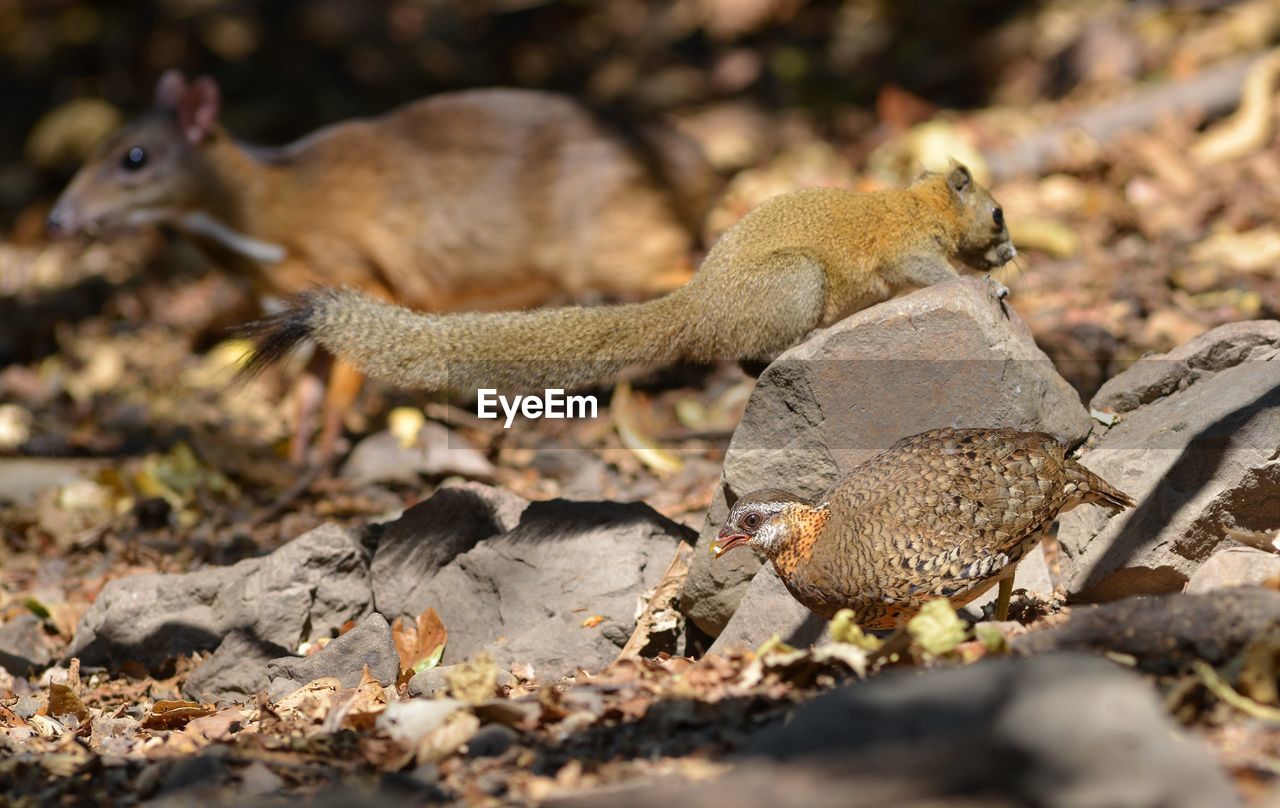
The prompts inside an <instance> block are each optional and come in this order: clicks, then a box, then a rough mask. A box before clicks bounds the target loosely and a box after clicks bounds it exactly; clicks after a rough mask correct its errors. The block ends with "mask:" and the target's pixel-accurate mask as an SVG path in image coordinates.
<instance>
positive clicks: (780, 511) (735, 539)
mask: <svg viewBox="0 0 1280 808" xmlns="http://www.w3.org/2000/svg"><path fill="white" fill-rule="evenodd" d="M825 513H826V511H825V509H820V508H816V507H814V506H813V505H811V504H810V503H809V502H807V501H805V500H804V499H802V498H801V497H798V496H796V495H795V494H792V493H789V492H787V491H781V490H779V489H776V488H764V489H761V490H759V491H752V492H751V493H749V494H746V495H744V496H743V497H742V498H741V499H739V500H738V501H737V502H736V503H734V506H733V508H732V509H731V510H730V511H729V516H728V518H726V519H725V522H724V526H723V527H722V528H720V535H719V536H718V537H717V538H716V540H715V541H713V542H711V554H712V555H713V556H714V557H716V558H719V557H720V556H722V555H724V554H725V553H727V552H728V551H730V550H732V549H733V548H735V547H744V546H749V547H755V548H757V549H758V550H760V551H761V552H763V553H764V554H765V555H766V556H769V557H770V558H774V557H775V556H777V555H778V554H779V553H781V552H782V551H783V550H784V549H786V548H787V546H788V545H789V544H790V543H791V542H792V541H793V540H794V539H795V538H796V537H797V536H800V535H802V534H804V533H806V532H807V531H808V530H809V529H811V528H814V527H817V528H821V522H825ZM819 520H821V521H819Z"/></svg>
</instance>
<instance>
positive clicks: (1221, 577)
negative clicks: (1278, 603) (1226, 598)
mask: <svg viewBox="0 0 1280 808" xmlns="http://www.w3.org/2000/svg"><path fill="white" fill-rule="evenodd" d="M1277 577H1280V554H1277V553H1268V552H1267V551H1265V550H1256V549H1254V548H1252V547H1223V548H1222V549H1221V550H1219V551H1217V552H1216V553H1214V554H1213V555H1212V556H1210V557H1209V560H1208V561H1206V562H1204V564H1203V565H1202V566H1201V567H1200V569H1198V570H1196V571H1195V572H1194V573H1192V575H1191V580H1190V581H1188V582H1187V592H1191V593H1201V592H1212V591H1213V590H1215V589H1228V588H1230V587H1235V586H1257V585H1258V584H1261V583H1265V582H1266V581H1268V580H1270V579H1272V578H1277Z"/></svg>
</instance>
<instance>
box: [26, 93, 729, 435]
mask: <svg viewBox="0 0 1280 808" xmlns="http://www.w3.org/2000/svg"><path fill="white" fill-rule="evenodd" d="M220 98H221V92H220V90H219V88H218V85H217V84H216V83H215V82H214V81H213V80H212V79H210V78H207V77H202V78H199V79H197V80H195V81H193V82H188V81H187V80H186V79H185V78H184V77H183V75H182V74H181V73H179V72H177V71H169V72H166V73H165V74H164V75H163V76H162V77H161V78H160V80H159V82H158V83H157V85H156V90H155V108H154V109H153V110H152V111H151V112H150V113H148V114H144V115H143V116H141V117H139V118H137V119H136V120H133V121H131V122H129V123H127V124H126V125H124V126H123V127H122V128H121V129H119V130H118V131H116V132H114V133H113V134H111V135H110V136H108V137H107V138H106V139H105V141H104V142H103V143H101V144H100V145H99V146H98V147H97V149H96V150H95V151H94V152H93V154H92V155H91V156H90V157H89V159H88V160H87V162H86V163H85V165H84V166H83V167H82V168H81V169H80V170H79V172H78V173H77V174H76V175H75V177H74V178H73V179H72V180H71V182H70V184H69V186H68V187H67V189H66V190H65V191H64V192H63V194H62V195H61V197H60V198H59V199H58V201H57V203H56V204H55V206H54V208H53V210H52V212H51V214H50V216H49V220H48V224H49V229H50V231H51V232H52V233H53V234H55V235H58V234H77V233H89V234H93V233H96V232H99V231H103V230H109V229H114V228H118V227H131V226H138V225H142V224H152V223H160V224H165V225H168V226H171V227H173V228H175V229H176V230H177V231H179V233H181V234H182V235H184V236H186V237H188V238H190V239H191V240H193V241H196V242H197V243H198V244H199V245H200V246H202V247H205V248H206V249H207V250H208V251H210V252H213V253H215V257H216V258H219V259H221V260H222V261H223V262H224V263H231V264H233V265H234V266H235V267H236V268H237V269H241V270H247V271H248V272H249V273H250V276H251V277H252V278H253V279H254V280H255V281H256V283H255V286H256V287H257V291H258V292H260V293H262V294H264V295H271V296H287V295H290V294H296V293H298V292H300V291H303V290H305V289H309V288H314V287H315V286H317V285H321V286H347V287H352V288H356V289H360V290H363V291H365V292H367V293H370V294H372V295H374V296H376V297H379V298H381V299H384V300H395V301H398V302H400V303H404V304H406V305H408V306H411V307H414V308H417V309H422V310H429V311H437V312H446V311H474V310H502V309H513V308H523V307H528V306H537V305H546V304H548V303H554V302H558V303H565V302H571V301H577V302H582V301H584V300H594V299H596V298H597V297H600V296H605V297H610V298H614V299H633V300H634V299H645V298H650V297H652V296H654V295H656V294H661V293H663V292H667V291H670V290H671V289H673V288H677V287H679V286H680V284H682V283H684V282H685V281H686V280H687V279H688V278H689V275H690V273H691V272H692V263H691V261H690V258H689V254H690V251H691V250H692V249H693V248H694V246H695V242H696V237H695V235H694V233H695V231H697V230H698V229H700V226H701V219H702V217H703V215H704V214H705V212H706V210H707V208H708V207H709V205H710V201H711V198H712V196H713V194H714V192H715V191H716V190H717V185H718V178H717V177H716V176H715V173H714V172H713V171H712V169H711V168H710V164H709V163H708V162H707V160H706V159H705V157H704V155H703V153H702V151H701V149H700V148H699V147H698V145H697V144H696V143H694V142H693V141H692V140H691V139H688V138H685V137H684V136H682V135H680V134H678V133H677V132H676V131H674V130H673V129H670V128H667V127H664V126H661V125H656V124H655V125H646V126H643V127H638V128H636V129H635V130H634V131H629V130H627V129H625V128H624V127H610V126H608V125H606V123H605V120H604V117H603V116H602V115H597V114H596V113H594V112H592V111H590V110H588V109H587V108H586V107H585V106H583V105H581V104H579V103H577V102H576V101H574V100H572V99H569V98H567V97H564V96H561V95H556V94H553V93H548V92H541V91H535V90H515V89H488V90H470V91H463V92H453V93H445V94H440V95H436V96H433V97H430V98H427V99H424V100H420V101H417V102H413V103H410V104H408V105H406V106H403V107H400V108H398V109H396V110H394V111H392V112H389V113H387V114H385V115H383V116H381V117H378V118H374V119H369V120H354V121H346V122H342V123H337V124H334V125H331V126H328V127H325V128H322V129H320V130H318V131H316V132H313V133H311V134H309V135H307V136H305V137H303V138H301V139H300V140H297V141H295V142H293V143H291V144H289V145H286V146H282V147H279V148H264V147H258V146H247V145H242V144H240V143H237V142H236V141H235V140H234V139H233V138H232V137H231V136H230V135H229V134H228V132H227V131H226V130H225V129H224V128H223V127H222V126H221V125H220V123H219V120H218V118H219V111H220V109H219V108H220ZM359 386H360V377H359V376H358V375H354V374H353V373H352V372H351V371H350V369H349V368H347V369H344V368H342V366H341V363H338V365H337V366H336V367H335V368H334V371H333V377H331V385H330V389H329V394H330V399H331V400H330V401H329V402H328V403H327V404H326V405H325V411H326V416H325V422H326V423H325V433H324V435H325V437H324V438H322V449H323V446H324V443H325V441H331V440H332V439H333V438H335V437H336V434H337V432H338V429H339V428H340V425H341V417H342V413H343V411H344V410H345V409H346V407H347V405H349V404H350V403H351V401H353V400H354V398H355V395H356V393H357V392H358V390H359ZM335 398H336V399H337V400H333V399H335ZM302 420H303V419H299V421H300V424H301V422H302ZM300 428H301V427H300ZM303 443H304V442H302V441H295V446H294V448H295V450H297V449H298V448H299V446H300V445H302V444H303Z"/></svg>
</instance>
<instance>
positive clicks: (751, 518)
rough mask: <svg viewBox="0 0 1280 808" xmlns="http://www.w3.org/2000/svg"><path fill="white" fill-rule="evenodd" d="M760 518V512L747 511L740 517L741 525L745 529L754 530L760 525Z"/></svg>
mask: <svg viewBox="0 0 1280 808" xmlns="http://www.w3.org/2000/svg"><path fill="white" fill-rule="evenodd" d="M760 518H761V517H760V514H758V513H749V514H747V515H746V516H744V517H742V526H743V527H745V528H746V529H747V530H755V529H756V528H758V527H760Z"/></svg>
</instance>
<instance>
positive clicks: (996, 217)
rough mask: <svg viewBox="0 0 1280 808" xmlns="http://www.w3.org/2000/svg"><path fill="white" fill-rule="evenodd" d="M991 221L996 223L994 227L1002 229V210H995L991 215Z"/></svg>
mask: <svg viewBox="0 0 1280 808" xmlns="http://www.w3.org/2000/svg"><path fill="white" fill-rule="evenodd" d="M991 221H993V222H995V223H996V227H1004V208H996V209H995V210H994V211H993V212H992V213H991Z"/></svg>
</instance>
